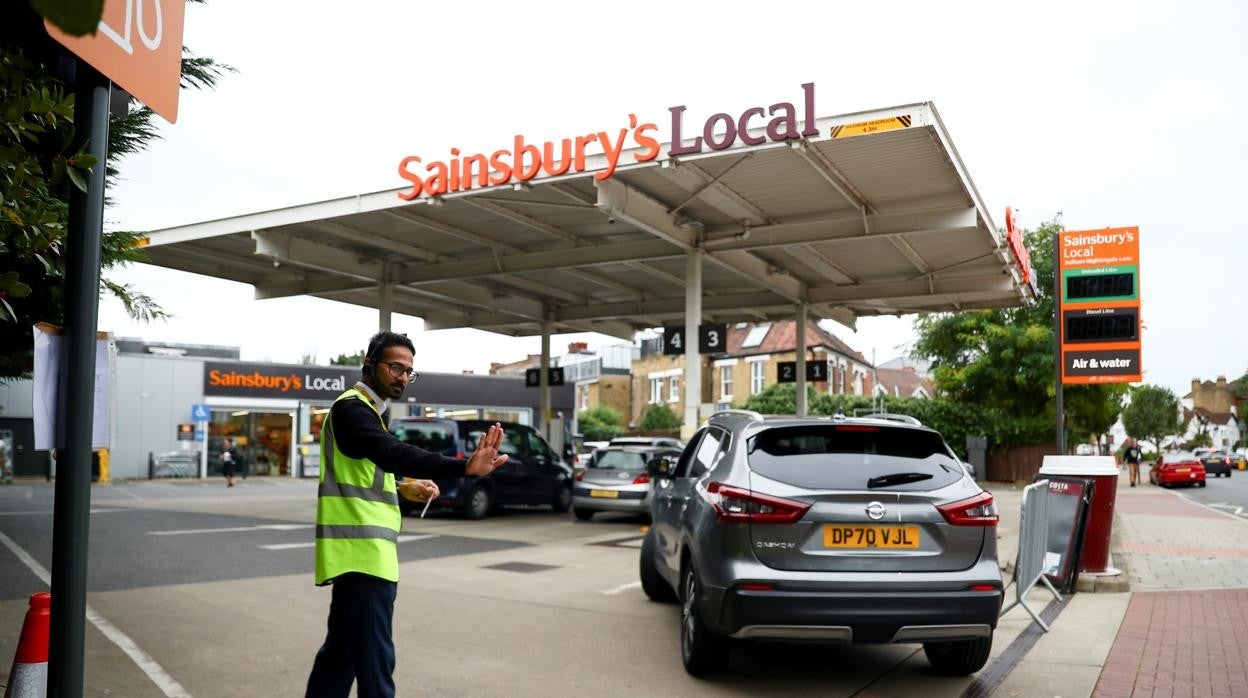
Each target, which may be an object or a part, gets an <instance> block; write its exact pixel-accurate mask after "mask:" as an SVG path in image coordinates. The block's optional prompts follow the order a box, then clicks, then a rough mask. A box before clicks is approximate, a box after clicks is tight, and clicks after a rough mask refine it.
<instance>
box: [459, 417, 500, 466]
mask: <svg viewBox="0 0 1248 698" xmlns="http://www.w3.org/2000/svg"><path fill="white" fill-rule="evenodd" d="M502 443H503V427H502V425H500V424H499V423H497V422H495V423H494V426H492V427H490V430H489V431H487V432H486V433H485V436H482V437H481V439H480V440H479V441H478V442H477V450H476V451H475V452H474V453H473V454H472V457H471V458H469V459H468V467H467V468H465V470H464V472H466V473H467V474H468V475H475V476H482V475H489V474H490V473H492V472H494V469H495V468H497V467H498V466H500V465H502V464H503V463H506V462H507V458H508V456H507V455H506V454H503V455H501V456H500V455H498V447H499V446H500V445H502Z"/></svg>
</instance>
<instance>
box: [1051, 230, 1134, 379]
mask: <svg viewBox="0 0 1248 698" xmlns="http://www.w3.org/2000/svg"><path fill="white" fill-rule="evenodd" d="M1057 262H1058V267H1057V274H1058V294H1059V295H1058V328H1059V329H1058V331H1059V332H1060V333H1061V353H1062V383H1063V384H1066V385H1071V384H1086V383H1135V382H1138V381H1140V380H1143V370H1142V369H1141V367H1140V229H1139V228H1137V227H1130V228H1105V229H1103V230H1084V231H1066V232H1062V233H1059V234H1058V236H1057Z"/></svg>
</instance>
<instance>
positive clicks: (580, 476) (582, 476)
mask: <svg viewBox="0 0 1248 698" xmlns="http://www.w3.org/2000/svg"><path fill="white" fill-rule="evenodd" d="M576 481H577V482H585V471H584V470H578V471H577V472H576Z"/></svg>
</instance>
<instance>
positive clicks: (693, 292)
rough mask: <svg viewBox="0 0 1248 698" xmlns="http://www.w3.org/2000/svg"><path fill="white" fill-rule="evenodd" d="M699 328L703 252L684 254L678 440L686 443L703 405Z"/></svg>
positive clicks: (695, 426) (691, 434)
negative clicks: (682, 411) (681, 399)
mask: <svg viewBox="0 0 1248 698" xmlns="http://www.w3.org/2000/svg"><path fill="white" fill-rule="evenodd" d="M701 324H702V251H701V250H698V249H696V248H695V249H690V250H686V251H685V418H684V422H683V423H682V424H681V429H680V436H681V438H683V439H685V440H686V441H687V440H689V439H690V438H692V437H693V433H694V432H695V431H697V429H698V408H699V407H700V406H701V404H702V355H701V354H700V353H699V346H698V335H699V332H698V326H699V325H701Z"/></svg>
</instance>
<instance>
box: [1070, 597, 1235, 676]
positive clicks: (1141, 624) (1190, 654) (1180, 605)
mask: <svg viewBox="0 0 1248 698" xmlns="http://www.w3.org/2000/svg"><path fill="white" fill-rule="evenodd" d="M1245 621H1248V589H1226V590H1218V591H1200V592H1150V593H1136V594H1133V595H1132V596H1131V603H1130V605H1129V606H1128V607H1127V613H1126V616H1124V617H1123V621H1122V627H1121V628H1119V630H1118V637H1117V639H1116V640H1115V641H1114V645H1113V648H1112V649H1111V650H1110V652H1109V659H1108V660H1107V661H1106V662H1105V668H1104V669H1102V670H1101V676H1100V679H1099V680H1098V681H1097V682H1096V688H1095V690H1094V691H1093V693H1092V695H1093V696H1098V697H1103V698H1128V697H1130V698H1138V697H1140V696H1167V697H1169V696H1174V697H1176V698H1178V697H1183V698H1204V697H1206V696H1244V697H1248V673H1246V672H1248V657H1246V656H1245V655H1246V654H1248V652H1246V651H1245V648H1248V623H1246V622H1245Z"/></svg>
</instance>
